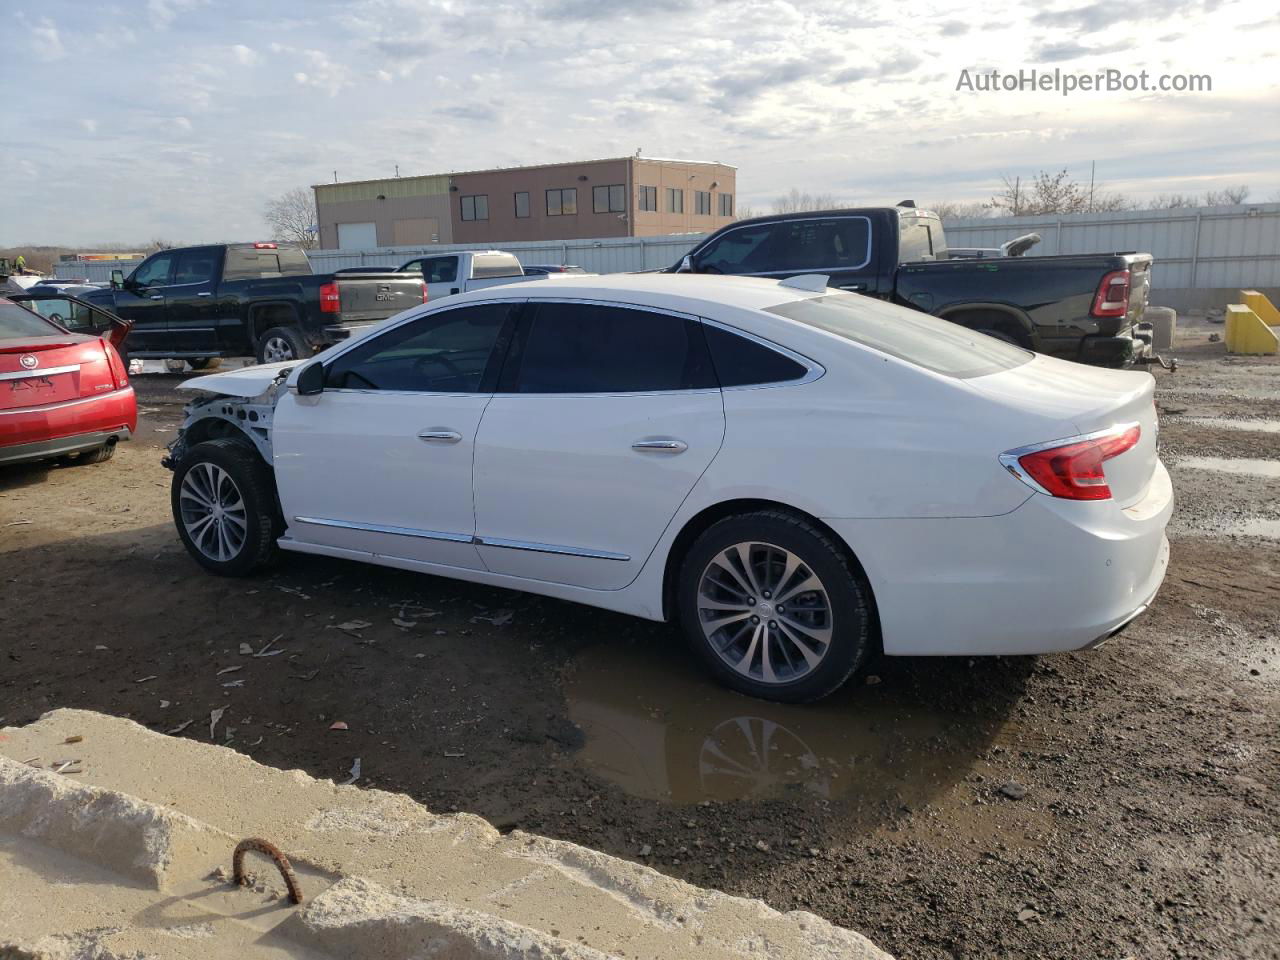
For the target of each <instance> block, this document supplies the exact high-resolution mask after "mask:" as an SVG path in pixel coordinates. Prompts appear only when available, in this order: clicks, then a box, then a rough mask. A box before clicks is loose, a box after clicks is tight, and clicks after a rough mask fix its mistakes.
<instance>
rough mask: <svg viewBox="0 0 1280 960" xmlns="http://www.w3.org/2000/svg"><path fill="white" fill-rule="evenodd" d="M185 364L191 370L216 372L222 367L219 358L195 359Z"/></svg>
mask: <svg viewBox="0 0 1280 960" xmlns="http://www.w3.org/2000/svg"><path fill="white" fill-rule="evenodd" d="M187 363H188V364H189V365H190V366H191V369H192V370H216V369H218V367H220V366H221V365H222V358H221V357H196V358H195V359H194V360H188V361H187Z"/></svg>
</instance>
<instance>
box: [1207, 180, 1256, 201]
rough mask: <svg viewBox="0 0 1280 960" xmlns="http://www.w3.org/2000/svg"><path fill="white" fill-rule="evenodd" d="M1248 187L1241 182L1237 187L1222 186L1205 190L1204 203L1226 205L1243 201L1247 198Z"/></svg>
mask: <svg viewBox="0 0 1280 960" xmlns="http://www.w3.org/2000/svg"><path fill="white" fill-rule="evenodd" d="M1249 192H1250V191H1249V188H1248V187H1247V186H1245V185H1244V184H1243V183H1242V184H1240V185H1239V186H1237V187H1224V188H1223V189H1221V190H1206V191H1205V194H1204V205H1205V206H1206V207H1226V206H1235V205H1237V204H1241V203H1244V202H1245V201H1246V200H1248V199H1249Z"/></svg>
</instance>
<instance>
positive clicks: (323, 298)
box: [320, 283, 342, 313]
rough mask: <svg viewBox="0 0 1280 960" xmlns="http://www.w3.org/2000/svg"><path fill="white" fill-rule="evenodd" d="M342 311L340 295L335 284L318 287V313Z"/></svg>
mask: <svg viewBox="0 0 1280 960" xmlns="http://www.w3.org/2000/svg"><path fill="white" fill-rule="evenodd" d="M341 309H342V294H341V293H340V292H339V291H338V285H337V284H336V283H326V284H323V285H321V287H320V312H321V313H338V312H339V311H340V310H341Z"/></svg>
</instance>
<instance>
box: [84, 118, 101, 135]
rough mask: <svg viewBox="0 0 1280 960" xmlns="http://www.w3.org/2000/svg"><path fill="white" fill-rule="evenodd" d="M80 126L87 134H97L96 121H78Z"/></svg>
mask: <svg viewBox="0 0 1280 960" xmlns="http://www.w3.org/2000/svg"><path fill="white" fill-rule="evenodd" d="M80 126H82V127H84V129H85V131H86V132H88V133H97V132H98V121H97V120H81V121H80Z"/></svg>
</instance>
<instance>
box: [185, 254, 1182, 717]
mask: <svg viewBox="0 0 1280 960" xmlns="http://www.w3.org/2000/svg"><path fill="white" fill-rule="evenodd" d="M1153 384H1154V380H1153V378H1152V377H1151V376H1150V375H1149V374H1147V373H1145V372H1135V371H1116V370H1101V369H1093V368H1089V367H1082V366H1080V365H1078V364H1072V363H1067V362H1064V361H1061V360H1057V359H1054V358H1052V357H1046V356H1042V355H1037V354H1034V353H1032V352H1030V351H1028V350H1025V349H1023V348H1021V347H1018V346H1015V345H1013V344H1010V343H1006V342H1004V341H1002V340H997V339H995V338H992V337H987V336H985V335H982V334H978V333H975V332H973V331H970V330H966V329H965V328H963V327H960V326H957V325H955V324H951V323H947V322H945V321H942V320H939V319H937V318H934V317H930V316H928V315H926V314H923V313H920V312H918V311H912V310H907V309H904V308H902V307H898V306H895V305H893V304H888V303H883V302H880V301H877V300H874V299H870V298H867V297H862V296H857V295H854V294H848V293H845V292H843V291H840V290H834V289H830V288H828V287H827V286H826V278H825V277H798V278H793V279H790V280H786V281H782V282H779V281H776V280H764V279H750V278H742V277H715V276H691V277H672V276H666V275H663V274H641V275H615V276H606V277H597V276H581V277H565V278H563V279H562V280H560V281H557V282H555V283H530V284H522V285H520V286H518V287H506V288H503V287H497V288H491V289H487V290H480V291H476V292H475V293H470V294H462V295H460V296H457V297H451V298H449V299H448V300H446V301H443V302H441V303H435V304H430V305H428V306H426V307H424V308H420V309H417V310H413V311H409V312H407V313H405V314H403V315H402V316H400V317H397V318H395V319H394V320H392V321H389V322H388V323H386V324H383V325H381V326H379V327H378V328H376V329H375V330H373V331H370V332H369V333H367V334H366V335H364V336H362V337H361V338H359V339H353V340H351V341H349V342H347V343H345V344H341V345H339V346H337V347H334V348H332V349H330V350H328V351H326V352H325V353H324V354H323V355H322V356H320V357H317V358H315V359H313V360H312V361H310V362H308V363H292V364H275V365H271V366H264V367H249V368H246V369H243V370H236V371H232V372H227V373H223V374H215V375H212V376H205V377H199V378H196V379H194V380H190V381H188V382H187V383H185V384H183V385H182V387H181V388H180V389H183V390H186V391H190V392H193V393H194V394H195V399H194V400H193V401H192V402H191V403H190V404H189V405H188V407H187V410H186V418H185V422H184V425H183V427H182V430H181V433H180V435H179V437H178V438H177V439H176V440H175V441H174V443H173V445H172V446H171V449H170V455H169V457H167V458H166V460H165V464H166V466H168V467H170V468H171V469H172V470H173V471H174V476H173V484H172V509H173V516H174V522H175V524H176V526H177V530H178V534H179V536H180V537H181V539H182V541H183V543H184V544H185V545H186V547H187V549H188V551H189V552H190V553H191V555H192V556H193V557H194V558H195V560H196V561H197V562H198V563H200V564H201V565H202V566H204V567H205V568H206V569H208V570H210V571H212V572H214V573H218V574H224V575H228V576H243V575H247V574H251V573H253V572H254V571H255V570H258V569H259V568H260V567H262V566H263V565H264V564H266V563H267V562H268V561H269V560H271V559H272V556H273V554H274V553H275V552H276V550H277V548H282V549H284V550H289V551H297V552H301V553H310V554H319V555H323V556H330V557H343V558H349V559H354V560H362V561H365V562H369V563H375V564H382V565H385V566H390V567H397V568H401V569H405V570H417V571H421V572H424V573H432V574H438V575H442V576H447V577H455V578H458V579H462V580H470V581H474V582H477V583H483V584H489V585H493V586H500V587H507V588H512V589H519V590H526V591H529V592H532V593H540V594H545V595H547V596H552V597H557V598H560V599H564V600H573V601H577V602H580V603H586V604H590V605H594V606H598V607H603V608H606V609H610V610H617V611H622V612H625V613H629V614H634V615H636V616H640V617H646V618H649V619H652V620H671V621H679V622H680V623H681V625H682V626H683V628H684V632H685V634H686V636H687V637H688V640H689V642H690V643H691V645H692V647H693V649H694V651H695V652H696V653H697V655H698V656H699V657H700V658H701V660H702V661H703V662H704V663H705V664H706V666H707V667H708V669H709V670H710V671H711V672H712V673H713V674H714V675H715V676H717V677H718V678H719V679H720V680H721V681H722V682H724V683H725V684H727V685H728V686H730V687H733V688H735V689H737V690H740V691H742V692H745V693H748V694H751V695H754V696H759V697H765V698H771V699H776V700H786V701H808V700H814V699H817V698H820V697H822V696H825V695H826V694H829V693H831V692H832V691H833V690H835V689H836V688H837V687H839V686H840V685H841V684H842V683H844V682H845V680H846V679H847V678H848V677H849V676H850V674H852V673H853V671H855V670H856V669H857V668H858V667H859V666H860V665H861V664H863V663H864V662H865V660H866V659H867V657H868V656H869V655H870V654H871V653H872V652H873V651H875V650H878V649H881V648H882V649H883V651H884V652H885V653H887V654H890V655H895V654H911V655H921V654H934V655H946V654H951V655H954V654H961V655H964V654H1029V653H1044V652H1050V651H1061V650H1076V649H1080V648H1083V647H1088V646H1091V645H1093V644H1096V643H1098V642H1100V641H1102V640H1104V639H1106V638H1107V637H1109V636H1111V635H1112V634H1114V633H1116V632H1117V631H1118V630H1120V629H1121V628H1122V627H1124V626H1125V625H1126V624H1127V623H1128V622H1129V621H1130V620H1132V619H1133V618H1134V617H1136V616H1137V615H1138V614H1140V613H1141V612H1143V610H1145V609H1146V607H1147V605H1148V604H1149V603H1150V602H1151V600H1152V598H1153V597H1154V595H1155V593H1156V591H1157V589H1158V588H1159V586H1160V583H1161V581H1162V579H1163V577H1164V573H1165V568H1166V566H1167V564H1168V542H1167V541H1166V540H1165V536H1164V528H1165V525H1166V523H1167V522H1168V520H1169V516H1170V513H1171V511H1172V507H1173V499H1172V488H1171V485H1170V480H1169V474H1168V472H1167V471H1166V470H1165V468H1164V466H1163V464H1162V463H1161V462H1160V460H1159V458H1158V456H1157V452H1156V429H1157V427H1156V410H1155V404H1154V402H1153V389H1154V387H1153Z"/></svg>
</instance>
